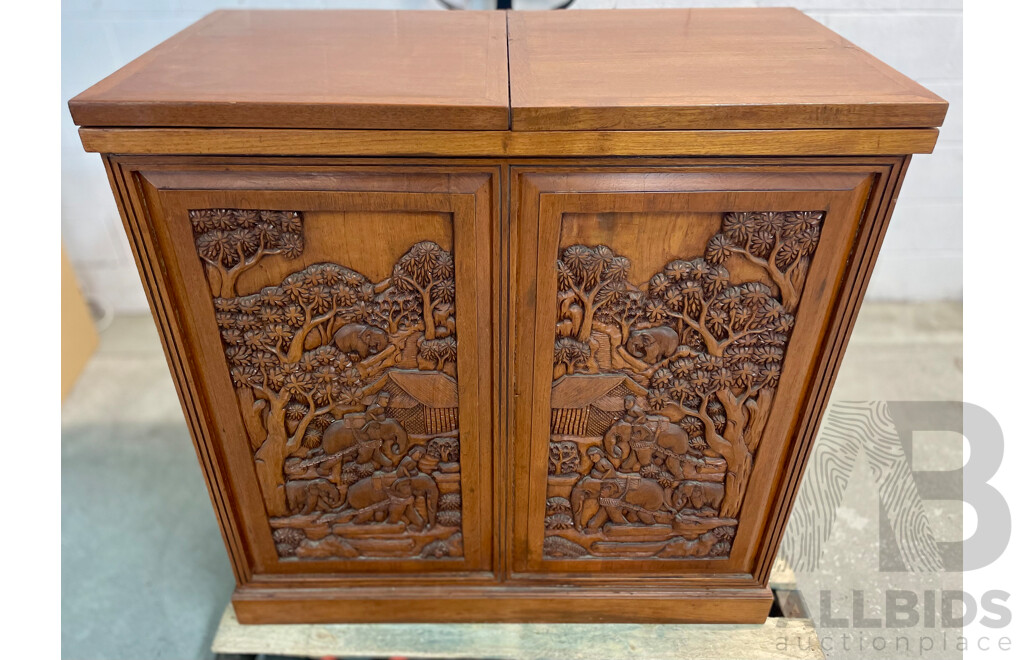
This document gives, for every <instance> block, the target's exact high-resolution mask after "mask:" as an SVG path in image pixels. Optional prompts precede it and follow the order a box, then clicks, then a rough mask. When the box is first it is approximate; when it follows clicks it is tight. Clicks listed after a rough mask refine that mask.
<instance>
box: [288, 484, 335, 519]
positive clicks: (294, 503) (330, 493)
mask: <svg viewBox="0 0 1024 660" xmlns="http://www.w3.org/2000/svg"><path fill="white" fill-rule="evenodd" d="M284 493H285V498H286V500H287V501H288V510H289V511H291V512H292V513H293V514H300V515H307V514H310V513H313V511H315V510H326V509H334V508H336V507H339V506H341V504H342V501H343V500H344V498H343V497H342V495H341V492H340V491H339V490H338V487H337V486H335V485H334V484H332V483H331V482H330V481H328V480H327V479H323V478H318V479H293V480H291V481H286V482H285V484H284Z"/></svg>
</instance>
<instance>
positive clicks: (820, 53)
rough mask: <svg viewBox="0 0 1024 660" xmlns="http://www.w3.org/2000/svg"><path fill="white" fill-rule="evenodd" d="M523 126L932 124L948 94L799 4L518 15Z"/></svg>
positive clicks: (512, 45) (515, 97)
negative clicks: (811, 15)
mask: <svg viewBox="0 0 1024 660" xmlns="http://www.w3.org/2000/svg"><path fill="white" fill-rule="evenodd" d="M508 23H509V25H508V33H509V64H510V75H511V81H512V84H511V90H512V91H511V102H512V117H513V126H512V127H513V128H514V129H518V130H615V129H619V130H643V129H650V130H656V129H688V128H695V129H746V128H760V129H767V128H771V129H779V128H888V127H897V126H899V127H935V126H939V125H940V124H941V123H942V119H943V117H944V116H945V112H946V102H945V101H943V100H942V99H941V98H939V97H938V96H936V95H935V94H933V93H931V92H930V91H928V90H927V89H925V88H924V87H922V86H921V85H918V84H917V83H915V82H914V81H912V80H910V79H909V78H907V77H906V76H904V75H902V74H900V73H899V72H897V71H896V70H894V69H892V68H891V67H889V66H887V65H886V64H884V63H882V62H881V61H879V60H878V59H876V58H874V57H872V56H871V55H869V54H868V53H866V52H864V51H863V50H861V49H860V48H858V47H856V46H854V45H853V44H851V43H850V42H849V41H846V40H845V39H843V38H842V37H840V36H839V35H838V34H836V33H834V32H832V31H831V30H829V29H828V28H826V27H824V26H823V25H821V24H820V23H818V22H816V21H814V20H813V19H811V18H809V17H808V16H806V15H804V14H802V13H801V12H799V11H797V10H795V9H789V8H771V9H767V8H766V9H669V10H616V11H580V12H523V13H515V12H513V13H510V14H509V21H508Z"/></svg>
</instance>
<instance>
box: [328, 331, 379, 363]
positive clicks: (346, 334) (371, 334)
mask: <svg viewBox="0 0 1024 660" xmlns="http://www.w3.org/2000/svg"><path fill="white" fill-rule="evenodd" d="M334 345H335V346H337V347H338V350H340V351H341V352H342V353H348V354H352V353H355V354H357V355H358V356H359V359H360V360H365V359H366V358H367V357H368V356H370V355H376V354H377V353H380V352H381V351H383V350H384V348H385V347H386V346H387V345H388V334H387V333H386V332H384V331H383V330H381V329H380V328H378V327H377V326H373V325H363V324H362V323H349V324H346V325H343V326H341V328H340V329H339V330H338V331H337V332H335V333H334Z"/></svg>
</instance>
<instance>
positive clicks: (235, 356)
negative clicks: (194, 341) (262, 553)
mask: <svg viewBox="0 0 1024 660" xmlns="http://www.w3.org/2000/svg"><path fill="white" fill-rule="evenodd" d="M367 283H368V282H367V280H366V278H365V277H363V276H362V275H360V274H359V273H356V272H355V271H352V270H349V269H348V268H344V267H343V266H338V265H335V264H316V265H313V266H310V267H308V268H305V269H303V270H301V271H299V272H297V273H292V274H291V275H289V276H288V277H286V278H285V279H284V281H282V282H281V285H280V286H272V287H266V288H264V289H263V290H262V291H260V292H259V293H256V294H253V295H249V296H242V297H238V298H216V299H215V300H214V305H215V308H216V310H217V325H218V326H219V327H220V331H221V338H222V339H223V341H224V344H225V346H226V348H225V356H226V357H227V359H228V363H229V366H230V368H231V378H232V380H233V381H234V384H235V388H236V389H237V390H238V391H239V399H240V401H241V402H242V405H243V406H249V407H251V408H252V410H254V411H258V412H259V413H260V414H261V415H262V425H263V428H264V430H265V432H266V436H265V438H264V439H263V440H262V442H260V443H259V446H258V447H257V448H256V452H255V462H256V474H257V477H258V478H259V481H260V486H261V488H262V489H263V495H264V498H265V500H266V505H267V512H268V513H269V514H270V515H272V516H281V515H285V514H286V513H287V507H286V502H285V492H284V484H283V482H282V475H283V468H284V461H285V459H286V458H287V457H288V456H291V455H293V454H295V452H296V451H297V450H298V449H299V447H301V446H302V442H303V438H304V437H305V436H306V432H307V429H308V428H309V425H310V424H311V423H312V422H313V421H314V420H315V419H317V418H318V417H319V418H326V416H327V415H330V414H332V413H339V412H341V411H344V410H345V409H346V407H347V408H348V409H349V410H351V409H353V407H354V406H358V404H359V399H360V391H361V388H362V387H363V386H364V385H365V382H364V380H363V378H362V377H361V376H360V374H359V372H358V370H356V369H354V368H353V364H352V362H351V361H350V360H349V359H348V357H346V355H345V354H344V353H342V352H341V351H340V350H338V349H337V348H336V347H334V346H331V345H325V346H317V347H315V348H313V349H312V350H306V349H305V348H304V347H305V346H306V337H307V336H308V335H309V334H310V333H311V332H313V331H314V330H316V329H317V328H319V327H321V326H323V325H327V324H329V323H331V321H332V320H334V319H335V318H336V317H339V316H341V317H344V316H346V315H352V314H355V313H356V312H357V310H358V308H357V306H356V305H357V303H358V302H366V296H367V290H366V288H365V287H364V285H365V284H367Z"/></svg>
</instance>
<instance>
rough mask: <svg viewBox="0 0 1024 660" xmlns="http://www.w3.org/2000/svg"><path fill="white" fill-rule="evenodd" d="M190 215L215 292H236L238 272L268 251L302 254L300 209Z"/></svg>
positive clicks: (289, 255) (204, 211)
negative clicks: (298, 210)
mask: <svg viewBox="0 0 1024 660" xmlns="http://www.w3.org/2000/svg"><path fill="white" fill-rule="evenodd" d="M188 217H189V221H190V222H191V224H192V233H193V235H194V236H195V239H196V251H197V253H198V254H199V258H200V259H202V260H203V263H204V264H205V265H206V273H207V279H209V281H210V287H211V289H212V290H213V295H214V296H222V297H225V298H230V297H233V296H235V295H236V293H235V285H236V282H237V281H238V276H239V275H241V274H242V273H244V272H245V271H247V270H249V269H250V268H252V267H253V266H255V265H256V264H257V263H259V261H260V259H262V258H263V257H265V256H267V255H271V254H280V255H282V256H284V257H286V258H288V259H294V258H296V257H298V256H299V255H300V254H302V247H303V245H302V214H301V213H299V212H297V211H253V210H249V209H199V210H194V211H189V213H188Z"/></svg>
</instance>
